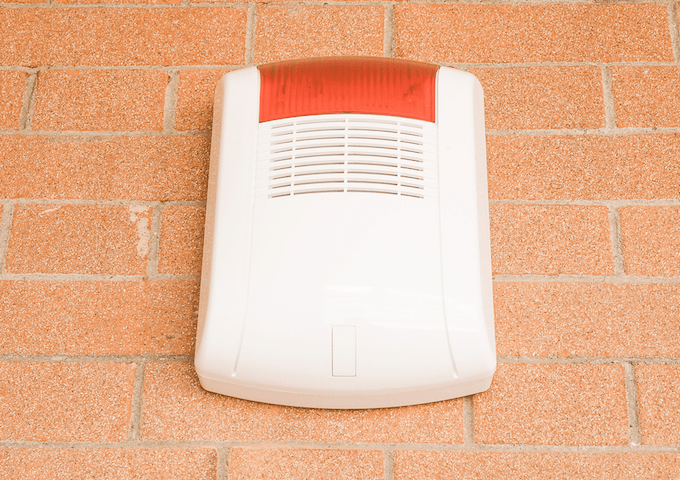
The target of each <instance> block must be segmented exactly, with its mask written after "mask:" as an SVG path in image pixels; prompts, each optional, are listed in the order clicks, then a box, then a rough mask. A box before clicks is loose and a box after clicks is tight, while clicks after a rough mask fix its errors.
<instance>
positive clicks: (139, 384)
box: [128, 359, 146, 441]
mask: <svg viewBox="0 0 680 480" xmlns="http://www.w3.org/2000/svg"><path fill="white" fill-rule="evenodd" d="M145 367H146V362H145V361H144V359H142V360H140V361H139V362H137V370H136V371H135V384H134V387H133V389H132V413H131V415H130V430H129V432H128V440H130V441H138V440H139V432H140V430H141V427H142V406H143V405H142V402H143V401H144V399H143V388H144V370H145Z"/></svg>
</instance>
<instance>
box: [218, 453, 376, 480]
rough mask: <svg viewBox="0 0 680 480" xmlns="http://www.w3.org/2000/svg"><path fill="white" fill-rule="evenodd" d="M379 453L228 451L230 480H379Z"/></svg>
mask: <svg viewBox="0 0 680 480" xmlns="http://www.w3.org/2000/svg"><path fill="white" fill-rule="evenodd" d="M383 464H384V460H383V453H382V452H381V451H379V450H317V449H314V450H312V449H310V450H283V449H268V450H260V449H245V448H235V449H234V450H232V454H231V461H230V462H229V478H230V479H231V480H250V479H253V478H267V479H271V480H287V479H291V478H295V479H297V480H337V479H354V478H357V479H361V480H383V479H384V478H385V477H384V466H383Z"/></svg>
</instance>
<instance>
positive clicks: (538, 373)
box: [474, 363, 628, 445]
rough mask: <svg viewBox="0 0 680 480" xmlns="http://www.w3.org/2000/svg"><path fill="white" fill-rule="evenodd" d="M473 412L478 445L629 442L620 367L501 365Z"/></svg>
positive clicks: (476, 400)
mask: <svg viewBox="0 0 680 480" xmlns="http://www.w3.org/2000/svg"><path fill="white" fill-rule="evenodd" d="M474 408H475V441H476V442H479V443H495V444H538V445H541V444H547V445H626V444H627V443H628V418H627V412H626V398H625V391H624V375H623V367H622V366H619V365H563V364H556V365H555V364H553V365H550V364H516V363H508V364H500V365H499V366H498V369H497V370H496V374H495V377H494V381H493V384H492V385H491V388H490V389H489V390H487V391H486V392H483V393H480V394H479V395H476V396H475V397H474Z"/></svg>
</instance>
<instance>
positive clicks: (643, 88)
mask: <svg viewBox="0 0 680 480" xmlns="http://www.w3.org/2000/svg"><path fill="white" fill-rule="evenodd" d="M612 91H613V93H614V102H615V110H616V125H617V126H619V127H680V68H678V67H653V66H645V67H612Z"/></svg>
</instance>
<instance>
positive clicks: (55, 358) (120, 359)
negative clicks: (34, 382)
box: [0, 353, 194, 363]
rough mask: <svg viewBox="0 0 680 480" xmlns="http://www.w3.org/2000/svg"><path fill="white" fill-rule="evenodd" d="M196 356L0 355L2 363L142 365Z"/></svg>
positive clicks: (178, 360) (187, 360) (179, 361)
mask: <svg viewBox="0 0 680 480" xmlns="http://www.w3.org/2000/svg"><path fill="white" fill-rule="evenodd" d="M193 359H194V356H193V355H189V354H170V353H157V354H150V353H146V354H101V355H98V354H75V353H53V354H37V353H36V354H23V353H5V354H0V362H43V363H48V362H59V363H140V362H151V363H153V362H178V363H189V362H193Z"/></svg>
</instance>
